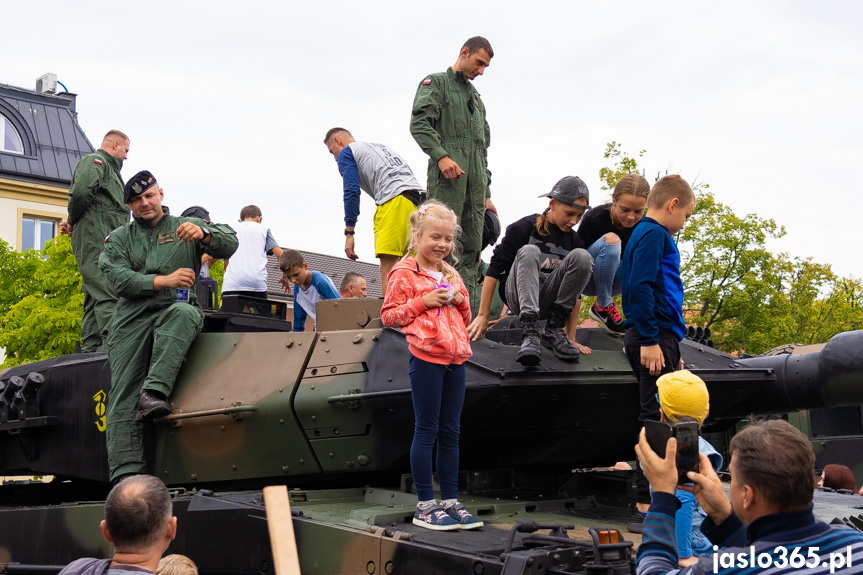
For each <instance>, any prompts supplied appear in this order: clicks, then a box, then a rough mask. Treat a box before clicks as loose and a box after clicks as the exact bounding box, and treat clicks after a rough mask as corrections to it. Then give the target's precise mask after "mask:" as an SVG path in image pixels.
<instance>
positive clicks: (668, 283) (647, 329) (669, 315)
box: [621, 175, 695, 533]
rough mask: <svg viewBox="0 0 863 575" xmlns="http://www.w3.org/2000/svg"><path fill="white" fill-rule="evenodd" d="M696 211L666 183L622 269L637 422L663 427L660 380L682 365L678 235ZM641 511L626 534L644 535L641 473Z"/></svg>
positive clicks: (657, 188) (645, 492)
mask: <svg viewBox="0 0 863 575" xmlns="http://www.w3.org/2000/svg"><path fill="white" fill-rule="evenodd" d="M694 208H695V194H693V193H692V188H691V187H689V184H688V183H686V180H684V179H683V178H681V177H680V176H678V175H670V176H665V177H664V178H661V179H660V180H659V181H658V182H656V184H655V185H654V186H653V189H652V190H651V191H650V196H648V198H647V213H648V215H646V216H644V217H643V218H642V219H641V221H640V222H639V223H638V224H637V225H636V226H635V231H634V232H632V236H631V237H630V238H629V242H628V243H627V245H626V250H625V251H624V253H623V261H622V263H621V269H622V273H621V275H622V280H623V298H622V303H623V313H624V314H625V315H626V323H625V324H624V327H625V328H626V334H625V335H624V338H623V345H624V349H625V350H626V357H627V360H628V361H629V365H630V367H632V370H633V371H634V372H635V376H636V377H637V378H638V386H639V393H640V399H641V410H640V413H639V415H638V422H639V423H640V424H641V426H643V425H644V421H645V420H647V419H653V420H656V421H659V402H658V401H657V400H656V392H657V390H656V380H657V378H658V377H659V376H660V375H662V374H664V373H670V372H672V371H674V370H676V369H678V366H679V365H680V347H679V345H678V342H680V340H682V339H683V337H684V335H686V325H685V324H684V323H683V282H682V281H681V279H680V252H679V251H678V250H677V245H676V244H675V243H674V238H673V237H672V236H673V235H674V234H676V233H677V232H679V231H680V230H682V229H683V226H684V225H685V224H686V220H687V219H689V217H690V216H691V215H692V210H693V209H694ZM636 496H637V500H636V510H635V513H634V514H633V519H632V521H631V522H630V523H629V524H627V529H629V530H630V531H633V532H635V533H640V532H641V523H642V522H643V514H644V513H646V512H647V509H648V507H649V506H650V487H649V483H648V481H647V479H646V478H645V477H644V472H643V471H642V470H641V466H640V465H639V466H637V467H636Z"/></svg>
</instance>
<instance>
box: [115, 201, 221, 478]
mask: <svg viewBox="0 0 863 575" xmlns="http://www.w3.org/2000/svg"><path fill="white" fill-rule="evenodd" d="M163 209H165V212H166V213H165V216H163V217H162V219H161V220H159V222H158V223H157V224H156V226H155V227H151V226H150V225H149V224H148V223H147V222H144V221H143V220H138V219H136V220H135V221H132V222H130V223H128V224H126V225H125V226H122V227H120V228H117V229H116V230H114V231H113V232H111V235H110V236H109V237H108V241H107V242H106V243H105V250H104V251H103V252H102V255H101V256H100V257H99V267H100V269H101V270H102V272H103V273H104V274H105V276H106V277H107V279H108V282H109V283H110V285H111V286H112V287H113V289H114V290H115V291H116V293H117V295H119V296H120V299H119V301H118V302H117V312H116V314H115V315H114V321H113V323H112V324H111V329H110V331H109V332H108V361H109V363H110V365H111V391H110V392H109V393H108V411H107V413H106V416H107V430H106V439H107V444H108V467H109V471H110V476H111V479H112V480H113V479H114V478H116V477H118V476H120V475H124V474H127V473H146V472H149V471H148V469H147V465H146V461H145V457H144V437H143V428H144V425H143V423H142V422H139V421H135V420H134V418H135V415H136V414H137V407H138V395H139V394H140V392H141V389H150V390H154V391H158V392H161V393H163V394H164V395H165V397H169V396H170V395H171V391H172V390H173V387H174V381H175V380H176V377H177V373H178V372H179V371H180V365H181V364H182V362H183V358H184V356H185V355H186V352H187V351H188V349H189V347H190V346H191V345H192V342H193V341H194V340H195V337H197V335H198V333H200V331H201V328H202V327H203V325H204V312H203V311H201V308H200V307H199V306H198V303H197V298H196V297H195V286H192V287H190V288H189V301H188V302H179V301H177V290H176V289H163V290H159V291H157V292H154V291H153V280H154V278H155V277H156V276H157V275H169V274H171V273H173V272H174V271H176V270H178V269H180V268H191V269H193V270H194V271H195V277H196V278H197V277H198V273H199V271H200V267H201V256H202V255H203V254H204V253H207V254H209V255H211V256H213V257H214V258H216V259H222V258H229V257H231V255H233V253H234V252H235V251H236V249H237V236H236V234H235V233H234V230H233V229H231V227H230V226H227V225H223V224H212V223H207V224H204V223H203V222H202V221H201V220H199V219H195V218H180V217H175V216H171V215H168V214H167V209H166V208H163ZM186 221H191V222H192V223H194V224H196V225H202V224H203V225H205V227H206V228H207V229H209V230H210V233H211V234H212V237H211V240H210V244H209V245H207V246H205V245H204V244H203V243H201V242H199V241H193V242H182V241H180V240H178V239H177V238H176V233H175V232H176V230H177V228H178V227H179V226H180V224H181V223H183V222H186Z"/></svg>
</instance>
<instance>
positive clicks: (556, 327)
mask: <svg viewBox="0 0 863 575" xmlns="http://www.w3.org/2000/svg"><path fill="white" fill-rule="evenodd" d="M571 311H572V310H569V309H566V308H565V307H561V306H559V305H557V304H555V305H553V306H552V307H551V313H550V314H549V316H548V321H547V322H545V329H544V330H542V339H544V340H545V341H547V342H548V344H549V345H550V346H551V351H552V352H553V353H554V355H555V357H558V358H560V359H565V360H569V361H578V356H579V355H580V352H579V351H578V348H577V347H575V346H574V345H572V344H571V343H570V341H569V338H568V337H567V336H566V331H565V330H564V328H565V327H566V320H567V319H568V318H569V314H570V312H571Z"/></svg>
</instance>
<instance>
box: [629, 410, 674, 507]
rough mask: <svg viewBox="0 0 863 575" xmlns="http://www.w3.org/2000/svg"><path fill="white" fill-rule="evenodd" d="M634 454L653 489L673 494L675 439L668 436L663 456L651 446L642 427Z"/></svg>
mask: <svg viewBox="0 0 863 575" xmlns="http://www.w3.org/2000/svg"><path fill="white" fill-rule="evenodd" d="M666 427H667V426H666ZM660 453H663V452H662V451H660ZM635 454H636V455H637V456H638V461H640V462H641V468H642V469H644V475H645V477H647V480H648V481H650V485H651V486H652V487H653V490H654V491H658V492H662V493H671V494H672V495H673V494H674V492H675V491H676V490H677V440H676V439H674V438H673V437H670V436H669V437H668V439H667V441H666V446H665V451H664V455H665V457H664V458H663V457H661V456H660V455H659V454H657V453H656V451H654V450H653V449H652V448H651V446H650V443H648V441H647V430H646V428H642V429H641V433H640V434H639V436H638V445H636V446H635Z"/></svg>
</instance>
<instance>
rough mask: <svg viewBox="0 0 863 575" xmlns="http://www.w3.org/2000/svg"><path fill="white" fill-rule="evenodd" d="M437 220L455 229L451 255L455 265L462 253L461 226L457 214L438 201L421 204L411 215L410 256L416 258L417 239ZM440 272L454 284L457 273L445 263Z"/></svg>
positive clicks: (439, 269)
mask: <svg viewBox="0 0 863 575" xmlns="http://www.w3.org/2000/svg"><path fill="white" fill-rule="evenodd" d="M437 220H443V221H444V222H446V223H448V224H451V225H452V227H453V242H452V243H453V247H452V252H450V255H451V256H452V261H453V263H456V262H458V254H459V252H461V244H460V243H459V237H460V236H461V226H459V225H458V218H457V217H456V215H455V212H453V211H452V210H451V209H449V208H448V207H447V205H446V204H444V203H443V202H440V201H438V200H429V201H427V202H424V203H422V204H420V206H419V207H418V208H417V209H416V211H415V212H413V213H412V214H411V217H410V223H411V231H410V236H409V238H408V255H409V256H411V257H416V255H417V239H416V237H417V236H419V235H422V233H423V231H424V230H425V229H426V228H427V227H428V226H429V224H431V223H433V222H435V221H437ZM438 271H441V272H443V275H444V277H445V278H446V280H447V282H448V283H452V281H453V280H454V279H455V276H456V273H455V271H453V269H452V268H451V267H450V266H445V265H444V264H443V262H440V263H438Z"/></svg>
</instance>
